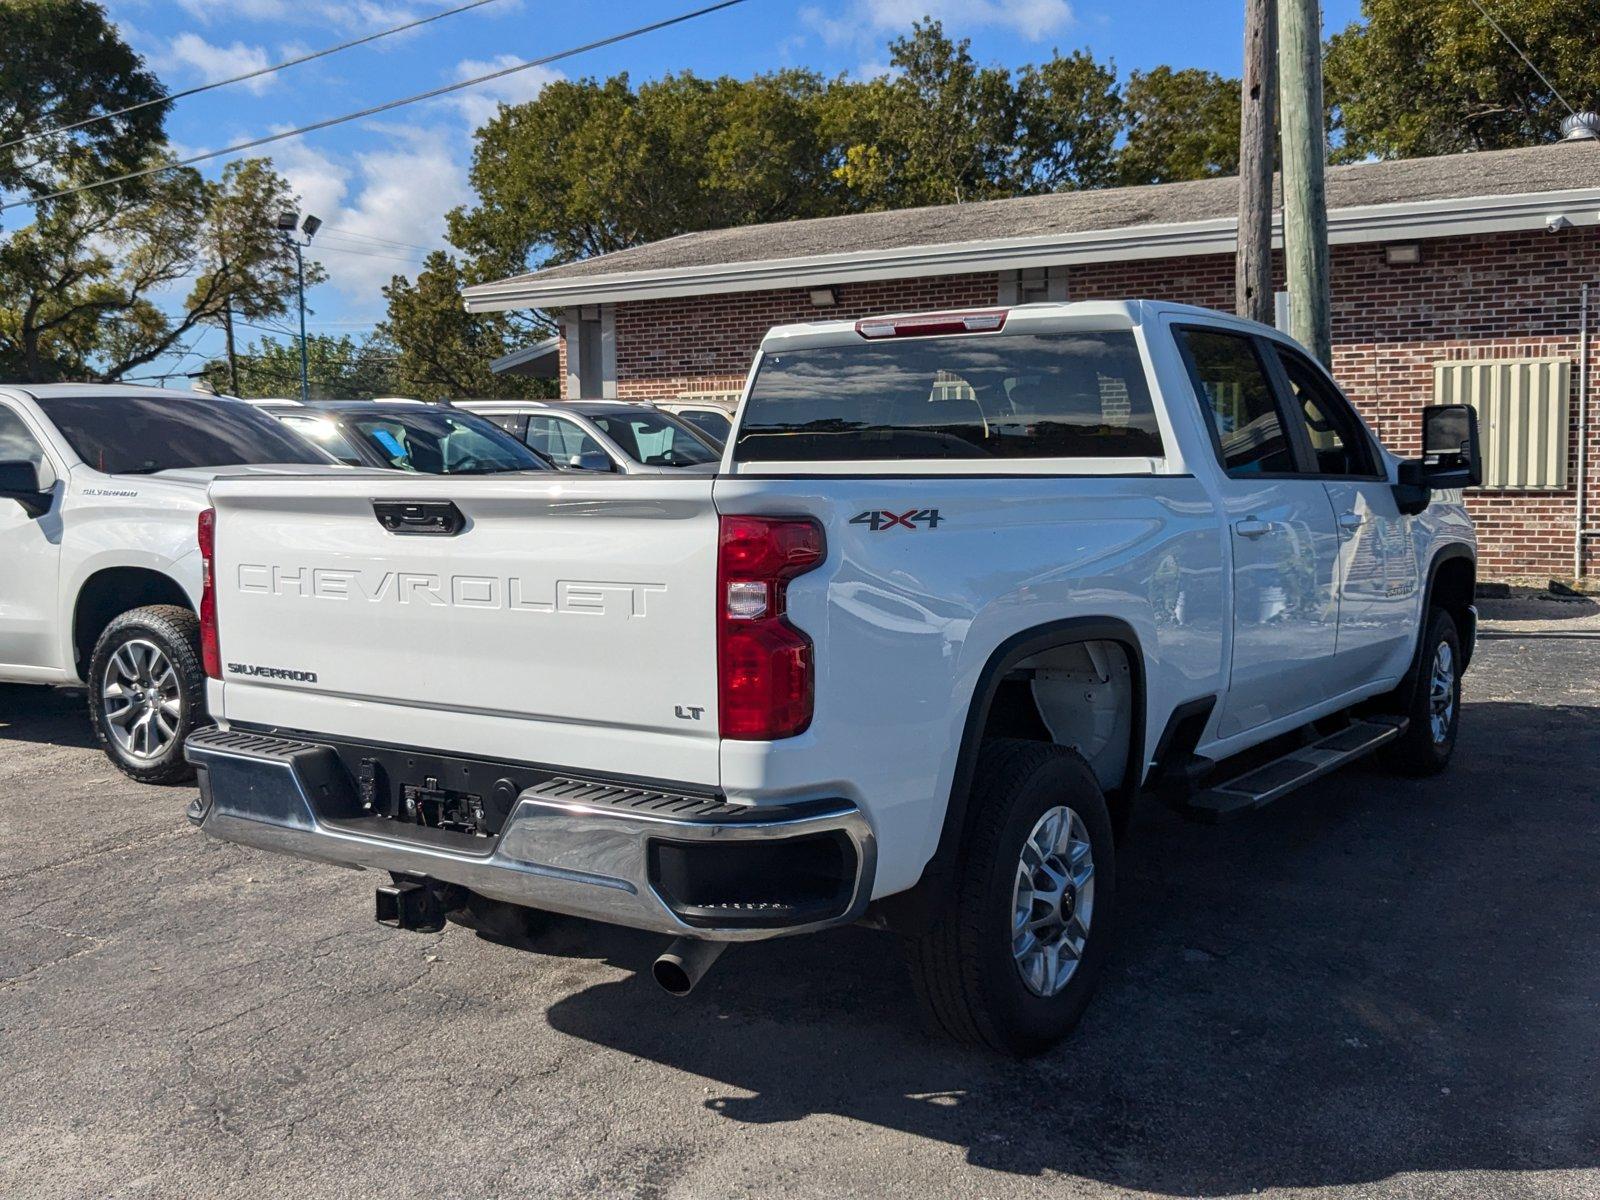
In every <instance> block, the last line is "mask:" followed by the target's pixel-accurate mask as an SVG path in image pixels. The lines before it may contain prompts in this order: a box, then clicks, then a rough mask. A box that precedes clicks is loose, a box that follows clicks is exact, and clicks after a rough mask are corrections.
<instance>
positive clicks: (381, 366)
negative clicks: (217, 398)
mask: <svg viewBox="0 0 1600 1200" xmlns="http://www.w3.org/2000/svg"><path fill="white" fill-rule="evenodd" d="M396 357H397V353H396V351H395V348H394V346H393V344H392V343H390V342H388V341H387V340H385V339H384V338H383V337H381V336H376V337H371V338H367V339H364V340H361V341H358V340H356V339H355V338H353V337H350V336H349V335H343V336H339V337H334V336H330V335H328V334H319V333H313V334H311V335H309V336H308V337H307V338H306V359H307V364H306V365H307V371H306V376H307V378H308V379H309V380H310V383H311V398H312V399H313V400H366V399H370V398H371V397H373V396H394V395H405V394H406V393H404V392H403V391H400V390H398V389H397V388H396V387H395V377H394V376H395V372H394V368H395V359H396ZM204 378H205V380H206V382H208V383H209V384H211V386H212V387H214V388H216V389H217V391H219V392H227V390H228V364H227V362H226V361H225V360H222V359H216V360H213V361H212V362H209V363H207V364H206V366H205V369H204ZM238 395H240V396H243V397H245V398H246V399H250V400H259V399H266V398H269V397H274V396H278V397H285V398H288V399H290V400H298V399H299V398H300V339H299V338H298V337H286V338H284V339H283V340H281V341H278V340H274V341H267V340H265V339H263V340H261V341H258V342H255V343H253V344H252V345H251V346H250V347H249V348H248V349H247V350H245V351H243V352H241V353H240V355H239V391H238Z"/></svg>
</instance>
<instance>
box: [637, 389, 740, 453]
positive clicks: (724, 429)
mask: <svg viewBox="0 0 1600 1200" xmlns="http://www.w3.org/2000/svg"><path fill="white" fill-rule="evenodd" d="M653 403H654V405H655V407H657V408H659V409H661V411H662V412H669V413H671V414H672V415H673V416H675V417H677V418H678V420H680V421H682V422H684V423H685V424H686V425H692V426H693V427H694V431H695V432H696V433H698V434H699V435H700V436H701V437H703V438H705V439H706V440H707V441H708V442H710V443H711V444H712V445H713V446H715V447H716V448H717V449H718V450H721V449H722V447H723V446H725V445H726V444H727V442H728V433H729V431H730V430H732V428H733V414H734V412H735V406H734V405H732V404H729V405H722V404H717V403H715V402H714V401H710V400H656V401H653Z"/></svg>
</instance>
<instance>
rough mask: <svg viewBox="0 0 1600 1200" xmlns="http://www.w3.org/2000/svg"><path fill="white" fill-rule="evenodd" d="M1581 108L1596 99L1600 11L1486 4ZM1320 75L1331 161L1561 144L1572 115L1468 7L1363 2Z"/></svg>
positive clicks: (1593, 4) (1579, 1)
mask: <svg viewBox="0 0 1600 1200" xmlns="http://www.w3.org/2000/svg"><path fill="white" fill-rule="evenodd" d="M1484 2H1485V4H1486V5H1487V7H1488V8H1489V11H1490V12H1491V13H1493V14H1494V17H1495V19H1496V20H1497V21H1499V22H1500V24H1501V25H1502V26H1503V27H1504V29H1505V31H1506V32H1507V33H1508V34H1510V35H1511V37H1512V38H1513V39H1515V41H1516V42H1517V44H1518V45H1520V46H1522V47H1523V48H1524V49H1525V50H1527V51H1528V53H1529V55H1530V57H1532V58H1533V60H1534V62H1536V63H1538V64H1539V68H1540V70H1542V71H1543V72H1544V73H1545V75H1546V76H1548V77H1549V79H1550V81H1551V82H1552V83H1553V84H1554V85H1555V86H1556V88H1558V89H1559V90H1560V91H1561V93H1562V94H1563V95H1564V96H1565V97H1566V98H1567V100H1568V101H1569V102H1570V103H1572V104H1573V105H1575V106H1577V107H1579V108H1583V107H1587V106H1589V105H1592V104H1594V103H1595V102H1596V99H1597V97H1600V34H1597V30H1600V0H1484ZM1361 11H1362V15H1363V16H1364V17H1365V18H1366V23H1365V24H1352V25H1351V26H1349V27H1348V28H1347V29H1345V30H1344V31H1343V32H1341V33H1337V34H1335V35H1334V36H1333V37H1332V39H1330V41H1329V43H1328V48H1327V57H1326V60H1325V64H1324V77H1325V84H1326V89H1327V96H1328V101H1329V105H1330V107H1331V109H1332V113H1333V117H1334V124H1335V128H1336V131H1337V132H1338V133H1339V134H1342V144H1340V145H1339V147H1338V149H1337V150H1336V153H1335V156H1336V158H1338V159H1339V160H1342V161H1358V160H1360V159H1362V158H1366V157H1368V156H1372V155H1376V156H1377V157H1380V158H1417V157H1426V156H1429V155H1435V154H1453V153H1456V152H1458V151H1463V150H1497V149H1504V148H1507V147H1513V146H1531V145H1536V144H1539V143H1541V142H1550V141H1554V140H1555V139H1556V138H1557V137H1558V136H1559V133H1560V126H1561V118H1562V117H1563V116H1565V115H1566V110H1565V108H1564V107H1563V106H1562V105H1561V103H1560V101H1558V100H1557V99H1556V98H1555V96H1554V95H1553V94H1552V93H1551V91H1550V89H1549V88H1548V87H1546V86H1545V85H1544V83H1542V82H1541V81H1540V79H1539V77H1538V75H1537V74H1535V73H1534V71H1533V70H1531V69H1530V68H1529V67H1528V65H1527V64H1526V63H1525V62H1523V61H1522V59H1521V58H1520V57H1519V56H1518V55H1517V53H1516V51H1514V50H1513V49H1512V48H1511V47H1510V46H1508V45H1506V43H1505V41H1504V39H1502V38H1501V37H1500V35H1499V34H1497V33H1496V32H1495V31H1494V29H1493V28H1492V27H1491V26H1490V25H1489V23H1488V22H1487V21H1485V20H1484V17H1483V14H1482V13H1481V12H1479V11H1478V8H1477V6H1476V5H1475V4H1473V3H1472V0H1429V3H1426V4H1418V3H1416V2H1415V0H1363V3H1362V5H1361Z"/></svg>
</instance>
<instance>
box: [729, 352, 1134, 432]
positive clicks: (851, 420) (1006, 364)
mask: <svg viewBox="0 0 1600 1200" xmlns="http://www.w3.org/2000/svg"><path fill="white" fill-rule="evenodd" d="M736 449H737V452H738V456H739V458H740V459H741V460H742V461H745V462H750V461H763V460H764V461H769V462H770V461H842V460H852V459H906V458H975V459H981V458H1078V457H1091V458H1105V457H1118V456H1134V457H1155V456H1158V455H1160V454H1161V453H1162V448H1161V435H1160V433H1159V432H1158V431H1157V427H1156V416H1155V409H1154V407H1153V406H1152V404H1151V401H1150V391H1149V388H1148V387H1147V386H1146V384H1145V375H1144V366H1143V364H1142V363H1141V362H1140V360H1139V352H1138V348H1137V346H1136V345H1135V343H1134V340H1133V335H1132V334H1131V333H1127V332H1121V331H1117V332H1110V331H1107V332H1096V333H1059V334H1035V335H1030V334H990V335H971V334H968V335H964V336H954V337H931V338H913V339H904V340H885V341H875V342H869V341H865V340H863V341H861V342H859V343H852V344H849V345H844V346H827V347H818V348H815V349H807V350H793V351H788V352H780V353H774V354H768V355H765V356H764V357H763V358H762V360H761V368H760V371H759V373H758V374H757V375H756V380H755V385H754V387H753V388H752V389H751V393H750V398H749V399H748V400H746V401H745V409H744V416H743V418H742V420H741V422H740V426H739V439H738V442H737V446H736Z"/></svg>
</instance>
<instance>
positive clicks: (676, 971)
mask: <svg viewBox="0 0 1600 1200" xmlns="http://www.w3.org/2000/svg"><path fill="white" fill-rule="evenodd" d="M727 948H728V943H727V942H707V941H704V940H702V939H700V938H687V937H681V938H678V939H677V940H676V941H674V942H673V943H672V945H670V946H668V947H667V948H666V949H665V950H663V951H662V952H661V957H660V958H658V959H656V961H655V965H654V966H652V967H651V968H650V973H651V974H652V975H654V976H655V980H656V982H657V983H659V984H660V985H661V986H662V987H664V988H665V989H666V990H667V991H669V992H671V993H672V994H673V995H674V996H687V995H688V994H689V993H690V992H692V991H694V986H695V984H697V983H699V982H700V979H701V977H702V976H704V975H705V973H706V972H707V971H709V970H710V969H711V964H712V963H714V962H716V961H717V959H719V958H721V957H722V952H723V951H724V950H726V949H727Z"/></svg>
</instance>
